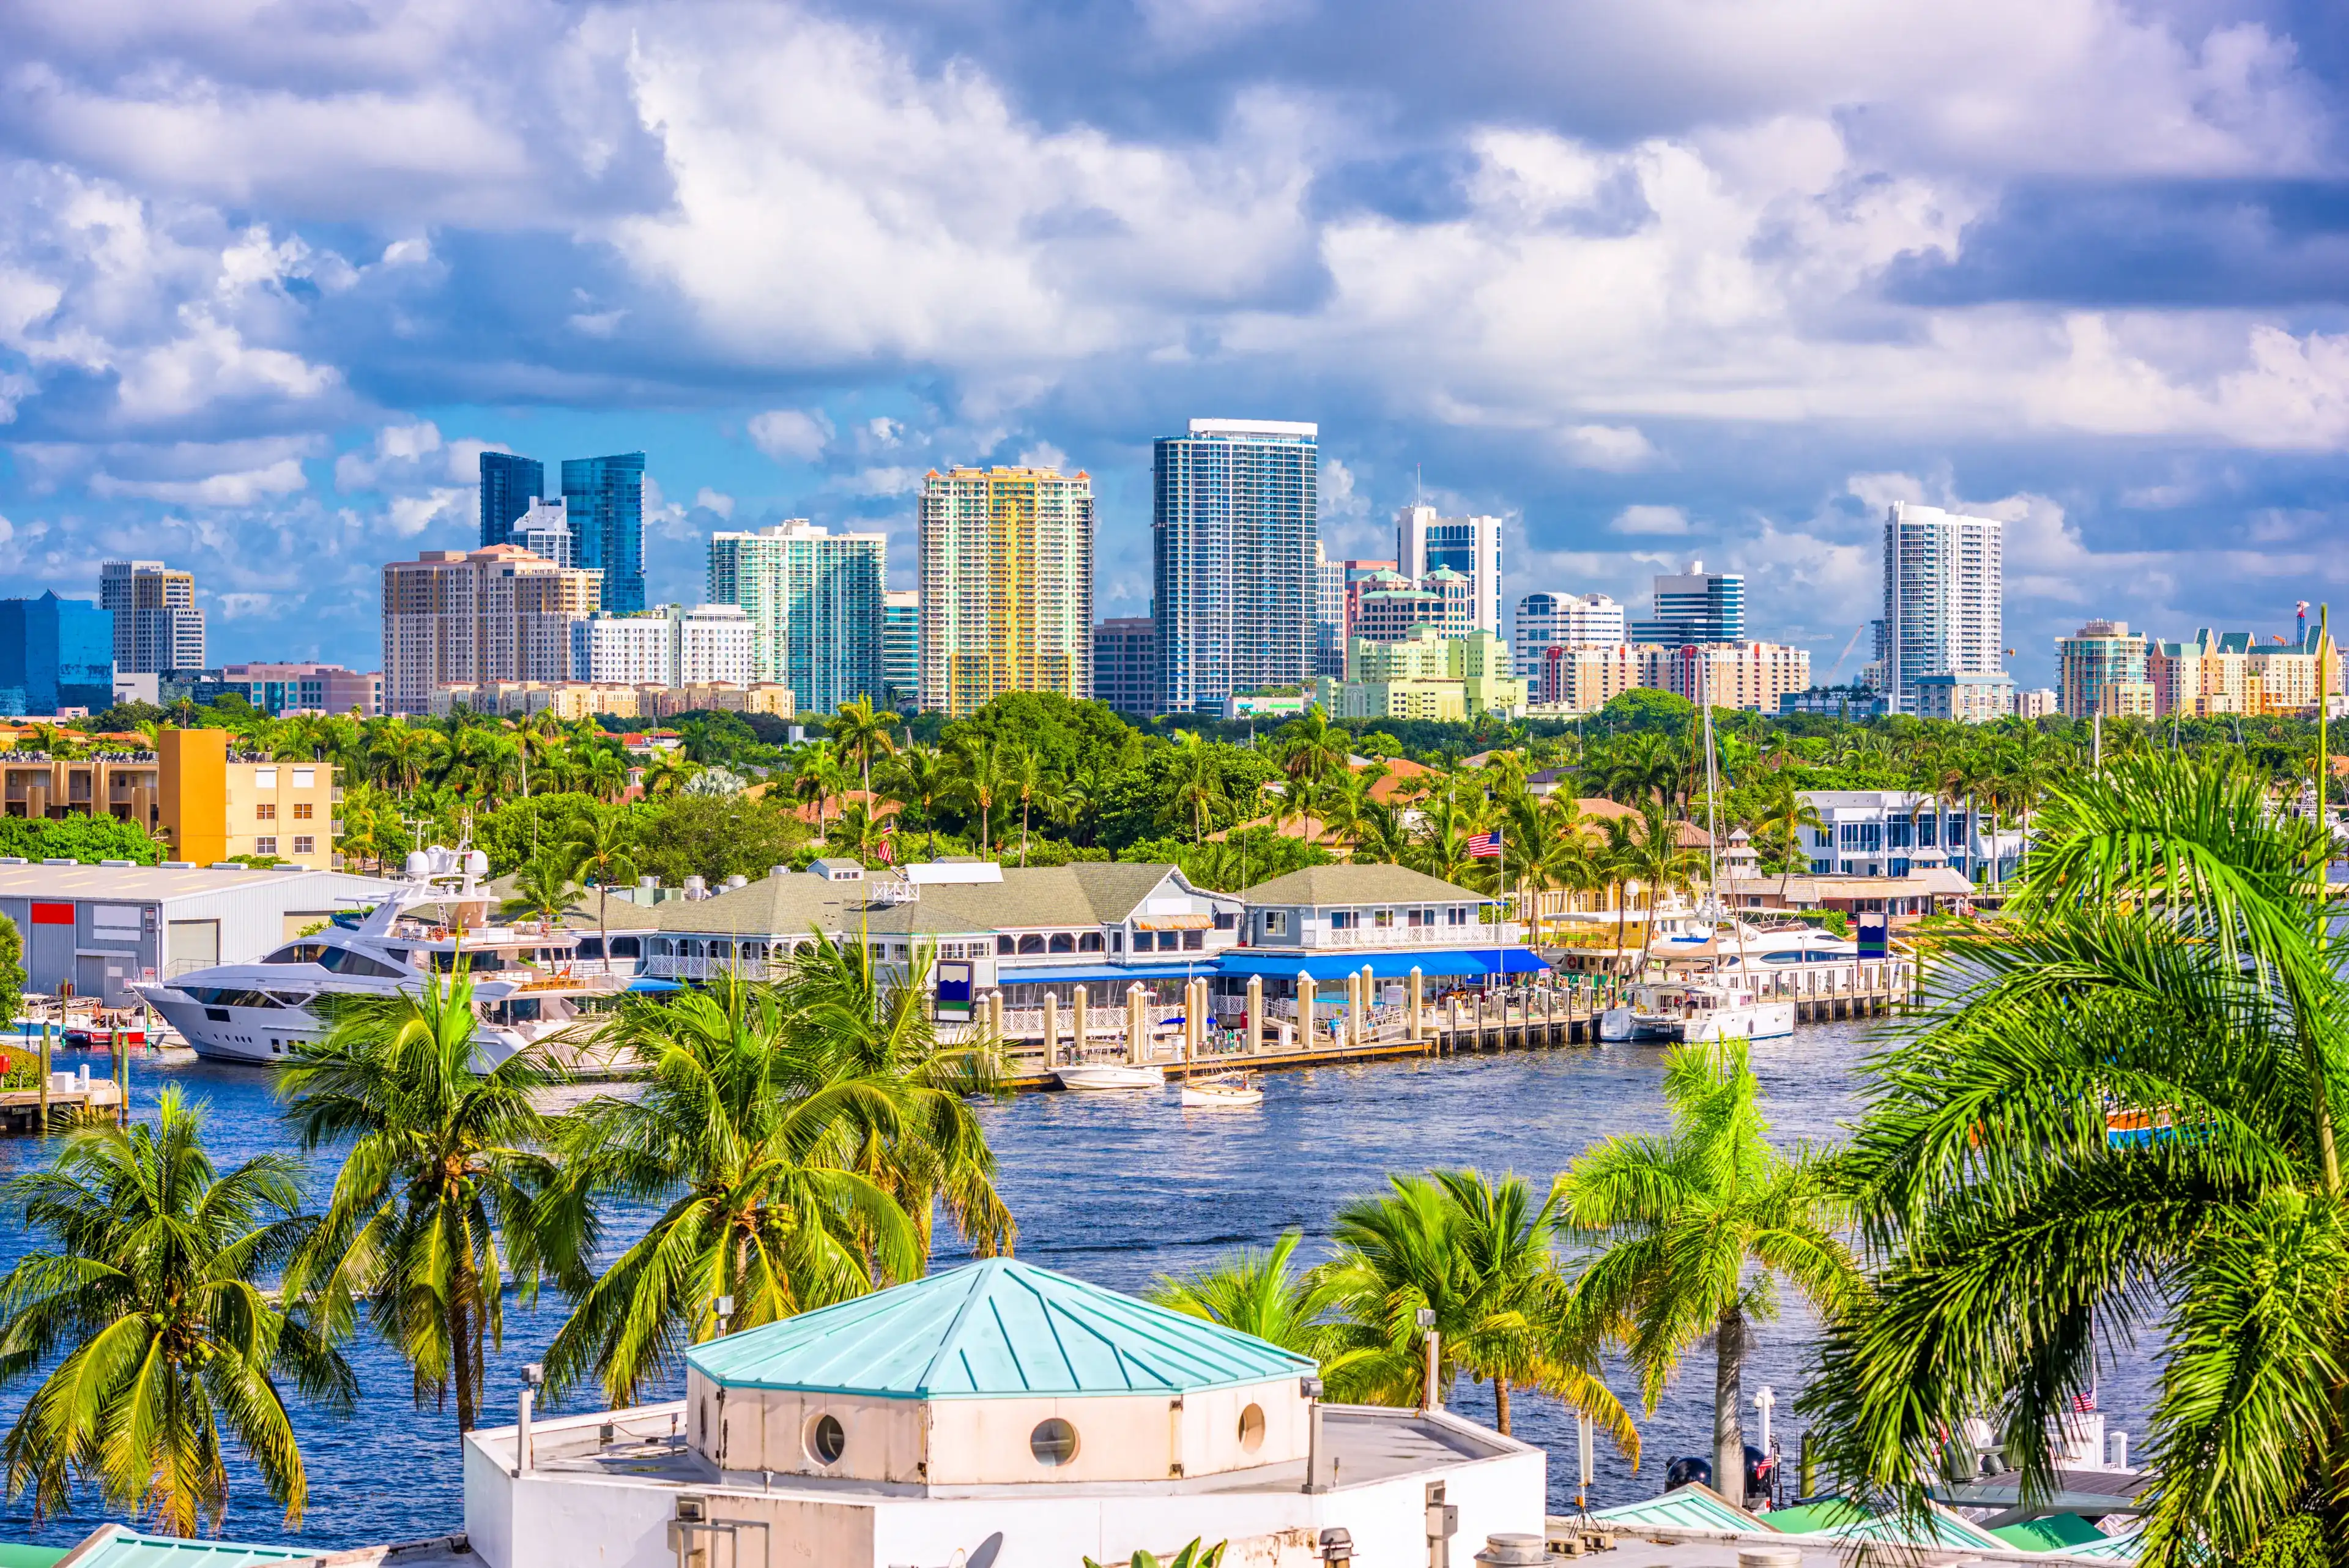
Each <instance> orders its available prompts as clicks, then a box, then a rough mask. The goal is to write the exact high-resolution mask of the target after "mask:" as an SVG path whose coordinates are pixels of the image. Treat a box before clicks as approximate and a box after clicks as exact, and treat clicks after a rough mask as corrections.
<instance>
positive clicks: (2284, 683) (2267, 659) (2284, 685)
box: [2145, 627, 2342, 719]
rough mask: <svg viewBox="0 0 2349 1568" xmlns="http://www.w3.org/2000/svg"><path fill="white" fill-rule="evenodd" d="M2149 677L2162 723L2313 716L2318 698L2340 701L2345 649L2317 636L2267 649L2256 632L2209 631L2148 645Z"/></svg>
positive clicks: (2157, 712)
mask: <svg viewBox="0 0 2349 1568" xmlns="http://www.w3.org/2000/svg"><path fill="white" fill-rule="evenodd" d="M2320 669H2321V670H2322V675H2321V678H2320ZM2145 677H2146V684H2147V686H2149V687H2150V688H2151V689H2152V695H2153V711H2154V715H2155V716H2156V717H2159V718H2164V719H2167V718H2168V717H2170V716H2171V715H2173V714H2175V715H2178V716H2179V717H2181V718H2188V719H2211V718H2220V717H2224V716H2226V715H2229V714H2240V715H2245V716H2249V715H2251V714H2257V713H2282V714H2302V715H2304V714H2313V713H2314V712H2315V711H2316V706H2317V702H2318V701H2319V698H2320V692H2321V693H2322V694H2323V695H2326V696H2334V697H2337V696H2339V695H2341V691H2342V672H2341V650H2340V649H2339V648H2338V647H2337V646H2336V647H2332V648H2326V647H2324V646H2323V644H2321V643H2320V642H2319V641H2318V639H2317V635H2316V633H2315V632H2314V631H2313V630H2311V631H2309V632H2307V633H2305V634H2304V635H2303V637H2302V640H2301V641H2299V642H2296V643H2294V642H2279V643H2271V644H2269V645H2266V646H2264V647H2263V646H2261V643H2260V641H2259V639H2258V637H2257V635H2256V634H2255V633H2252V632H2248V631H2230V632H2214V631H2212V630H2211V629H2210V628H2208V627H2204V628H2201V629H2200V630H2199V631H2197V632H2196V633H2195V634H2194V637H2193V639H2192V640H2191V641H2186V642H2159V641H2155V642H2151V643H2148V644H2147V649H2146V660H2145Z"/></svg>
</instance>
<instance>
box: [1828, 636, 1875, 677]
mask: <svg viewBox="0 0 2349 1568" xmlns="http://www.w3.org/2000/svg"><path fill="white" fill-rule="evenodd" d="M1875 624H1876V623H1875V622H1874V621H1869V620H1864V621H1861V622H1860V623H1859V624H1858V625H1857V626H1856V627H1854V628H1852V631H1851V640H1850V641H1849V642H1847V643H1845V644H1844V645H1843V651H1842V652H1841V653H1839V654H1837V655H1836V661H1835V667H1834V668H1833V669H1831V670H1828V671H1827V678H1826V680H1823V681H1821V682H1819V684H1820V685H1822V686H1832V685H1834V684H1835V678H1836V677H1837V675H1840V674H1842V673H1843V661H1844V660H1845V659H1849V658H1850V657H1851V650H1852V649H1855V648H1857V647H1858V646H1859V639H1860V634H1861V633H1863V632H1865V631H1866V630H1867V629H1868V628H1869V627H1871V626H1874V625H1875Z"/></svg>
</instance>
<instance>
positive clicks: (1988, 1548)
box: [1816, 1503, 2013, 1552]
mask: <svg viewBox="0 0 2349 1568" xmlns="http://www.w3.org/2000/svg"><path fill="white" fill-rule="evenodd" d="M1927 1506H1929V1507H1930V1508H1931V1510H1932V1515H1931V1517H1930V1519H1929V1520H1928V1521H1927V1522H1926V1526H1925V1528H1924V1529H1923V1530H1922V1531H1918V1530H1914V1529H1911V1528H1910V1527H1909V1525H1907V1524H1906V1523H1904V1522H1902V1521H1901V1519H1900V1516H1899V1515H1898V1514H1892V1513H1875V1514H1868V1513H1864V1514H1862V1515H1860V1516H1859V1517H1858V1518H1857V1519H1854V1520H1851V1521H1847V1522H1846V1523H1842V1524H1831V1525H1828V1526H1827V1527H1826V1528H1825V1529H1823V1530H1820V1531H1818V1532H1816V1533H1818V1534H1820V1535H1823V1536H1825V1537H1826V1538H1827V1539H1829V1540H1832V1541H1842V1542H1853V1541H1879V1542H1885V1543H1887V1544H1888V1545H1897V1546H1938V1547H1945V1548H1948V1549H1949V1550H1951V1551H1955V1552H2009V1551H2012V1550H2013V1545H2012V1543H2011V1542H2005V1541H2002V1540H2000V1539H1999V1538H1998V1537H1997V1536H1995V1535H1992V1533H1991V1532H1989V1531H1987V1530H1984V1529H1983V1528H1982V1526H1981V1525H1979V1524H1976V1523H1975V1522H1974V1521H1971V1520H1970V1519H1967V1518H1964V1517H1963V1516H1961V1515H1960V1514H1955V1513H1952V1512H1951V1511H1949V1510H1948V1509H1946V1508H1943V1507H1942V1506H1941V1505H1940V1504H1939V1503H1930V1504H1928V1505H1927Z"/></svg>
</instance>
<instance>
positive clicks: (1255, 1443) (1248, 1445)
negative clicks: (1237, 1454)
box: [1240, 1405, 1264, 1454]
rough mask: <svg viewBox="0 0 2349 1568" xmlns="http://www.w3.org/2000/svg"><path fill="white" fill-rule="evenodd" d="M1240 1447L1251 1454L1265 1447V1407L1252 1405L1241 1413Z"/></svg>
mask: <svg viewBox="0 0 2349 1568" xmlns="http://www.w3.org/2000/svg"><path fill="white" fill-rule="evenodd" d="M1240 1447H1241V1448H1242V1449H1245V1450H1247V1452H1249V1453H1251V1454H1252V1453H1254V1452H1256V1451H1257V1449H1260V1448H1262V1447H1264V1407H1263V1406H1261V1405H1251V1406H1249V1407H1247V1409H1245V1410H1243V1411H1241V1412H1240Z"/></svg>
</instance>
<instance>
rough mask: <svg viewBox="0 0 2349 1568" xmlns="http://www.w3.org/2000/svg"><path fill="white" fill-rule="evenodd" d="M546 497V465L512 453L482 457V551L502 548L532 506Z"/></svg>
mask: <svg viewBox="0 0 2349 1568" xmlns="http://www.w3.org/2000/svg"><path fill="white" fill-rule="evenodd" d="M545 496H546V464H544V463H543V462H539V461H538V459H536V458H534V457H517V456H515V455H514V454H513V453H512V452H483V453H482V454H481V548H483V549H484V550H486V549H488V548H489V547H490V546H491V545H503V544H506V543H508V542H510V541H511V540H512V537H513V525H514V523H515V521H516V520H517V519H518V518H520V517H521V516H522V514H523V513H525V512H527V511H529V510H530V504H531V503H532V502H533V501H541V500H543V499H545Z"/></svg>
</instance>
